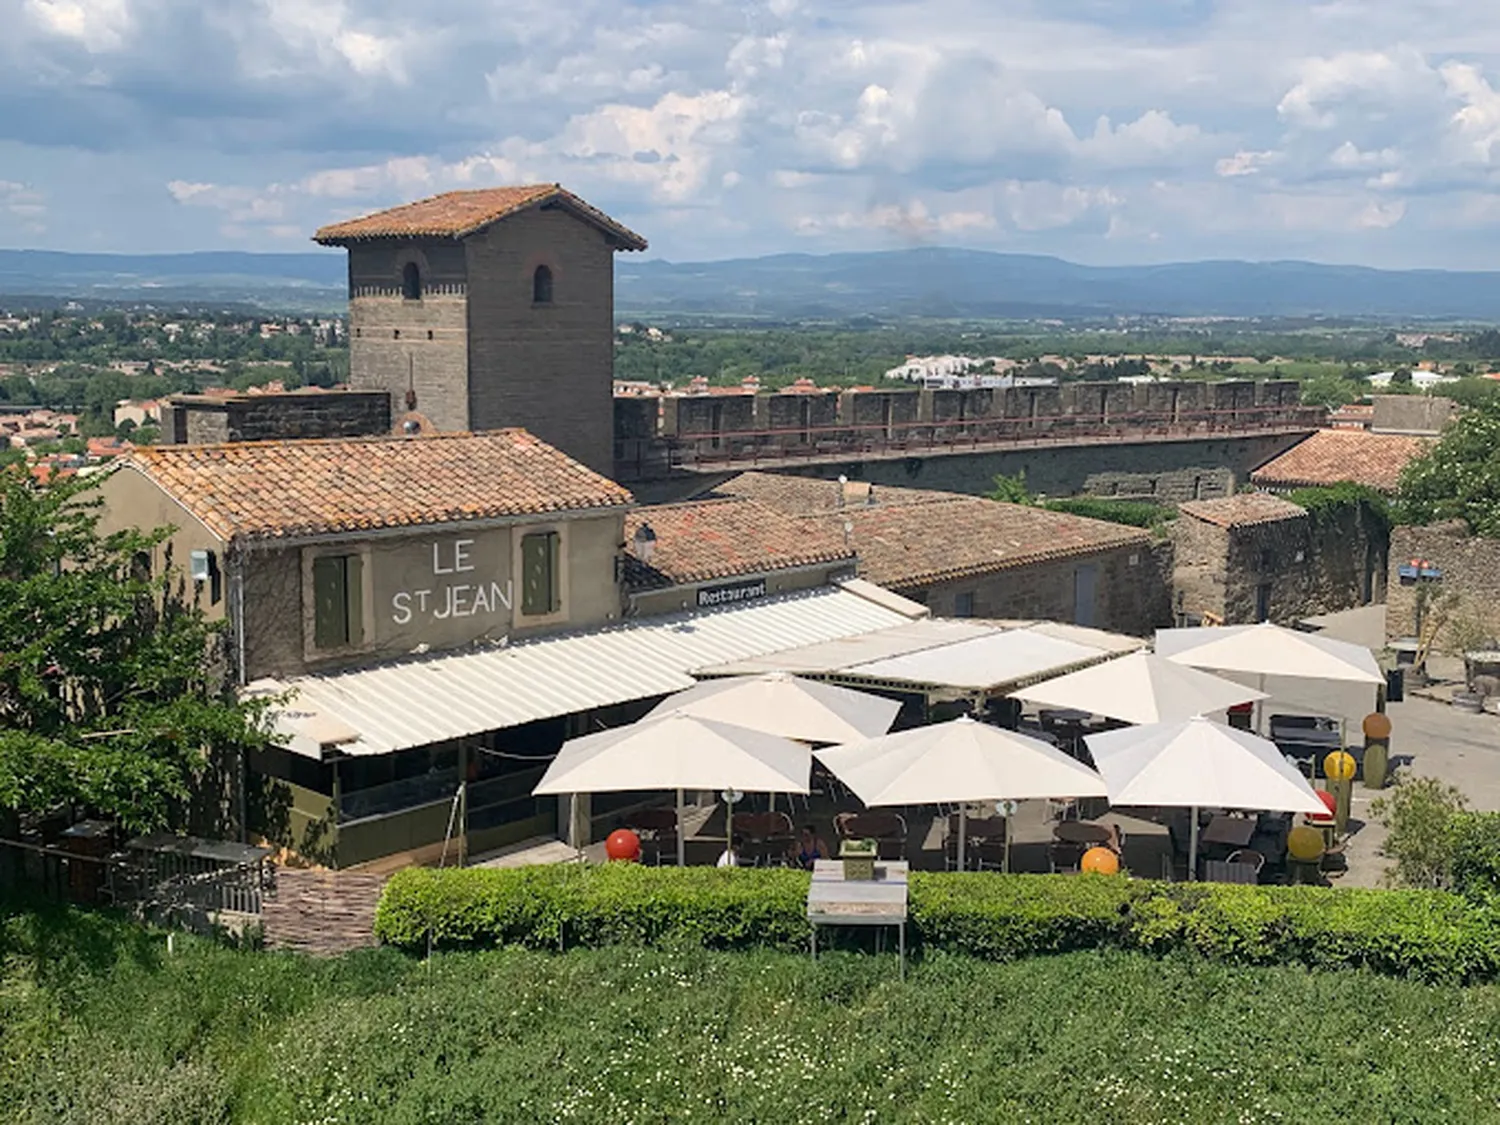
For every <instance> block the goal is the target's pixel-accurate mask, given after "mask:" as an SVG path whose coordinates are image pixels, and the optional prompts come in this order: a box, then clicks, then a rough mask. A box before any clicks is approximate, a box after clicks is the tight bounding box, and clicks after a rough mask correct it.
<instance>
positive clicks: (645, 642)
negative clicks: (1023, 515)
mask: <svg viewBox="0 0 1500 1125" xmlns="http://www.w3.org/2000/svg"><path fill="white" fill-rule="evenodd" d="M912 609H913V610H914V611H915V610H917V609H919V607H916V606H912ZM923 612H925V611H923ZM910 620H911V619H910V617H909V616H907V614H905V613H902V612H900V610H899V609H897V608H892V607H891V605H889V604H880V603H879V602H877V601H875V600H872V599H870V598H868V597H865V596H863V595H862V594H860V593H856V592H853V591H851V590H849V589H844V588H840V587H838V586H832V587H821V588H819V589H816V590H811V591H807V592H805V593H797V594H788V595H785V596H783V597H777V598H767V599H765V600H763V601H755V602H749V603H741V604H739V605H735V606H730V607H726V608H724V609H716V610H706V611H700V612H697V613H689V614H670V615H665V616H661V617H652V618H648V619H645V620H641V621H634V622H631V623H629V624H625V625H618V626H614V627H611V628H606V629H599V630H595V631H592V632H588V633H577V634H570V635H566V636H558V637H545V638H541V639H538V640H533V641H523V642H520V643H516V644H511V645H509V646H508V647H504V648H498V647H497V648H491V649H485V650H483V651H478V652H473V651H470V652H460V653H445V654H435V655H432V656H425V657H420V658H414V659H411V660H403V661H399V662H394V663H391V664H385V665H380V666H377V667H372V668H362V669H357V670H354V671H349V672H339V673H330V674H327V675H321V676H302V677H298V678H296V679H292V680H287V681H275V680H261V681H257V682H256V683H255V684H253V685H251V687H250V688H249V689H248V692H249V693H261V694H264V693H277V694H279V693H289V694H290V700H289V702H288V703H286V704H285V705H284V706H282V707H280V708H278V709H277V710H276V711H275V712H273V715H272V721H273V724H274V725H275V727H276V729H277V730H278V732H280V733H281V734H283V736H285V738H286V740H287V742H288V748H289V749H291V750H293V751H294V752H296V753H300V754H304V755H306V756H308V757H318V758H321V757H323V756H324V755H325V754H327V753H329V752H331V751H338V752H341V753H343V754H350V755H368V754H389V753H392V752H394V751H397V750H406V749H410V748H412V747H416V746H427V745H430V744H432V743H436V742H447V741H450V740H452V739H456V738H464V737H467V736H470V735H476V734H483V733H485V732H487V731H492V730H503V729H504V728H506V727H514V726H520V725H521V724H523V723H529V722H534V721H536V720H539V719H551V718H557V717H559V716H562V715H571V714H574V713H576V712H581V711H589V710H592V709H593V708H596V707H608V706H611V705H614V704H619V703H628V702H631V701H633V700H639V699H652V698H654V697H656V696H660V695H667V694H668V693H670V692H674V691H681V690H682V689H684V688H688V687H692V686H693V684H694V683H696V682H697V681H696V680H694V679H693V677H692V675H691V674H690V673H691V672H692V671H694V670H696V669H698V668H702V667H704V666H705V665H709V664H719V663H723V662H725V661H731V660H744V659H748V658H752V657H758V656H764V655H766V654H769V653H774V652H778V651H781V650H783V649H789V648H797V647H800V646H804V645H810V644H817V643H820V642H824V641H829V640H833V639H836V638H841V637H851V636H858V635H860V634H864V633H870V632H874V631H876V630H880V629H885V628H889V627H890V626H893V625H899V624H903V623H908V622H910ZM351 735H352V736H353V737H350V736H351Z"/></svg>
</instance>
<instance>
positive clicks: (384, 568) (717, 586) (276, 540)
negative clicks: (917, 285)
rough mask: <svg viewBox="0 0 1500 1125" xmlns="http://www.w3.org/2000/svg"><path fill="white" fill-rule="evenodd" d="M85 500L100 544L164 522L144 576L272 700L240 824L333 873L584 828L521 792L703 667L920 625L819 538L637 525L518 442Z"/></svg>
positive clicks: (380, 448)
mask: <svg viewBox="0 0 1500 1125" xmlns="http://www.w3.org/2000/svg"><path fill="white" fill-rule="evenodd" d="M102 491H103V498H104V501H105V515H104V521H103V527H104V530H106V531H109V530H114V529H116V528H123V527H129V526H136V527H142V528H154V527H160V526H165V525H171V526H172V527H174V528H175V531H174V532H173V534H172V535H171V537H170V538H169V539H167V540H166V542H164V543H163V544H162V545H161V546H160V547H159V548H158V549H157V550H156V552H155V553H154V556H153V557H151V558H149V559H148V558H143V559H142V560H140V563H141V565H142V566H143V567H148V568H150V569H152V570H153V571H154V572H157V573H160V572H161V569H162V568H165V567H168V566H171V567H174V568H176V569H177V570H178V571H179V572H180V573H182V574H183V575H184V582H183V593H184V595H185V597H186V598H187V599H188V600H190V601H195V602H196V603H197V604H199V605H201V606H202V607H203V608H204V610H205V611H206V612H207V613H208V614H209V615H210V616H211V617H214V618H218V619H223V620H224V621H225V622H226V623H227V627H228V639H229V651H230V655H231V663H232V666H233V668H234V671H235V677H236V679H237V681H238V683H239V684H240V686H241V690H243V691H245V692H247V693H249V694H252V695H260V696H264V697H266V698H269V699H272V700H274V703H273V704H272V716H273V719H272V721H273V722H274V725H275V727H276V729H277V731H278V733H279V734H280V735H281V737H282V740H283V743H284V748H281V749H273V750H269V751H267V752H265V753H262V754H257V755H255V756H253V758H252V760H250V761H249V762H248V763H245V766H246V769H245V775H246V784H245V786H244V788H245V799H244V801H243V806H244V817H243V822H244V823H246V825H247V827H248V829H249V830H250V831H251V832H253V833H256V834H259V835H263V836H265V837H266V838H268V839H270V840H272V841H274V842H276V843H278V844H281V845H284V846H286V847H287V848H289V849H290V850H292V851H294V852H297V853H299V854H301V855H302V856H304V857H305V858H308V859H311V860H316V861H318V862H322V863H326V864H329V865H333V866H339V867H348V866H354V865H359V864H367V863H370V862H372V861H378V862H380V863H383V864H387V865H389V866H400V865H402V864H404V863H407V862H413V861H416V862H422V861H427V860H432V859H436V858H437V856H438V855H439V854H441V852H442V849H443V847H444V844H445V839H446V840H448V844H449V846H450V847H452V848H455V849H456V848H459V847H462V848H464V849H466V850H467V851H468V853H469V854H473V853H475V852H480V851H484V850H486V849H491V848H495V847H500V846H502V845H505V844H509V843H512V842H515V841H519V840H522V839H526V838H529V837H534V836H539V835H547V834H551V833H554V832H558V831H559V830H561V831H562V832H563V833H564V834H566V835H569V836H570V837H572V838H574V839H582V840H586V839H587V838H588V835H589V833H590V831H591V828H590V825H589V823H588V820H589V817H590V815H591V814H590V809H589V806H588V803H587V802H583V805H582V807H583V812H582V819H583V823H573V824H561V825H560V824H559V819H558V806H557V802H556V801H555V800H552V799H546V800H538V799H536V798H533V797H532V796H531V790H532V788H533V786H534V785H535V783H536V781H537V780H538V779H539V777H540V775H541V773H542V771H543V769H544V768H545V765H546V762H547V760H548V759H549V757H550V756H551V755H552V754H553V753H555V752H556V750H557V748H558V747H559V746H560V745H561V743H562V742H563V741H564V740H565V739H566V738H568V737H572V736H574V735H577V734H581V733H584V732H586V731H590V730H597V729H600V728H601V727H605V726H612V725H617V724H619V723H623V722H629V721H633V720H634V719H635V718H637V717H639V715H640V714H642V713H644V712H645V711H646V710H648V709H649V708H650V707H651V706H652V705H654V704H655V702H656V701H658V700H659V699H660V698H661V697H662V696H664V695H666V694H668V693H670V692H673V691H677V690H679V689H681V688H684V687H687V686H690V685H691V684H692V683H693V682H694V680H693V677H692V675H691V672H692V671H693V670H694V669H696V668H700V667H703V666H706V665H709V664H714V663H720V662H722V661H725V660H733V659H743V658H747V657H754V656H760V655H764V654H767V653H771V652H775V651H779V650H781V649H785V648H790V647H796V646H801V645H806V644H810V643H817V642H821V641H827V640H833V639H837V638H840V637H847V636H852V635H858V634H861V633H864V632H867V631H870V630H873V629H879V628H885V627H888V626H890V625H892V624H896V623H900V622H904V621H909V620H911V619H912V617H914V616H921V615H923V614H925V610H923V609H922V608H921V607H919V606H915V605H913V604H911V603H909V602H906V601H904V600H903V599H900V598H894V597H892V596H890V595H889V594H887V593H886V592H884V591H879V590H875V589H873V588H870V587H868V586H867V584H865V583H860V582H849V581H845V580H844V579H845V577H846V576H849V575H852V573H853V570H854V565H855V562H854V558H853V554H852V552H851V551H850V550H849V549H848V548H847V547H846V546H845V545H844V544H843V542H842V540H841V539H840V538H838V537H836V536H830V535H827V534H824V535H822V536H818V535H804V534H800V533H799V531H798V529H797V528H796V526H795V521H792V520H788V519H786V518H785V517H781V516H779V515H778V514H777V513H775V512H773V511H757V510H756V509H755V508H754V506H752V505H748V504H743V503H737V502H729V503H718V504H710V505H696V506H694V505H684V506H676V507H672V508H665V509H646V510H643V511H642V512H641V513H640V514H639V515H634V514H632V513H631V507H632V499H631V496H630V494H629V493H628V492H627V491H626V490H625V489H623V488H622V487H620V486H619V485H617V484H615V483H614V482H612V481H610V480H608V479H607V478H605V477H603V476H600V475H599V474H597V473H595V472H593V471H591V470H589V469H587V468H585V467H584V466H583V465H582V464H580V463H579V462H577V461H575V460H573V459H572V458H570V457H568V456H566V455H564V454H563V453H561V452H559V451H558V450H556V449H554V448H552V447H551V446H549V445H547V444H545V443H543V442H541V441H539V440H538V439H537V438H535V437H533V436H532V435H531V434H529V433H528V432H526V431H524V430H518V429H511V430H501V431H495V432H490V433H476V434H431V435H421V436H410V437H390V436H384V437H366V438H353V439H340V440H320V441H260V442H238V443H226V444H218V445H186V446H161V447H156V448H145V449H140V450H136V451H135V452H134V453H133V454H132V455H131V456H130V457H128V458H126V459H124V460H123V462H122V463H121V464H120V466H119V467H118V468H117V469H116V470H115V471H114V472H113V473H111V475H110V476H109V477H108V479H107V480H106V481H105V482H104V484H103V485H102ZM627 519H629V520H630V521H631V522H630V524H629V528H628V530H627V522H626V521H627ZM460 783H463V784H462V786H461V785H460ZM460 788H462V797H461V798H459V796H458V795H459V792H460ZM607 811H608V806H607V805H604V806H603V807H601V809H600V810H599V812H598V814H597V815H604V814H605V813H606V812H607ZM231 819H233V818H232V817H231ZM450 825H451V826H453V830H452V836H453V838H452V839H449V837H450ZM233 827H234V828H238V827H239V825H238V824H235V825H234V826H233ZM231 830H232V829H231V828H228V827H227V828H226V833H225V834H229V832H230V831H231Z"/></svg>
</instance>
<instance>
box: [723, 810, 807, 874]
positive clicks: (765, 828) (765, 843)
mask: <svg viewBox="0 0 1500 1125" xmlns="http://www.w3.org/2000/svg"><path fill="white" fill-rule="evenodd" d="M731 831H732V832H733V833H734V834H735V835H737V836H741V837H743V839H744V847H743V852H744V856H745V859H746V861H747V862H748V864H749V865H750V866H753V867H768V866H778V865H780V864H783V863H785V862H786V856H787V851H788V850H789V849H790V848H791V846H792V841H793V838H794V833H793V830H792V818H791V817H789V816H788V815H787V814H786V813H784V812H759V813H735V814H734V827H733V828H732V830H731Z"/></svg>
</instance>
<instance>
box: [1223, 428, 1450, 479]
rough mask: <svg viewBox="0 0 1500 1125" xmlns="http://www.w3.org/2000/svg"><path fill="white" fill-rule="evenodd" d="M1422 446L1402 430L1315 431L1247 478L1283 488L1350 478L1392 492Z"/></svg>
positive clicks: (1420, 441) (1422, 443)
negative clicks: (1374, 431)
mask: <svg viewBox="0 0 1500 1125" xmlns="http://www.w3.org/2000/svg"><path fill="white" fill-rule="evenodd" d="M1427 445H1428V443H1427V442H1426V441H1424V440H1423V439H1421V438H1416V437H1408V436H1406V435H1404V434H1374V433H1366V432H1365V431H1363V430H1318V431H1317V432H1316V433H1314V434H1312V435H1311V436H1310V437H1308V438H1307V439H1306V440H1304V441H1301V442H1299V443H1298V444H1296V445H1294V446H1292V448H1291V449H1289V450H1287V451H1286V452H1285V453H1283V454H1282V455H1281V456H1280V457H1276V458H1273V459H1272V460H1270V461H1267V462H1266V463H1265V464H1264V465H1262V466H1261V467H1260V468H1258V469H1256V470H1255V472H1253V473H1251V474H1250V479H1251V480H1252V481H1254V482H1255V483H1256V484H1260V485H1268V486H1276V487H1283V488H1285V487H1302V486H1308V485H1327V484H1339V483H1341V482H1343V481H1352V482H1353V483H1355V484H1363V485H1367V486H1369V487H1370V488H1374V489H1378V490H1380V491H1381V492H1395V491H1396V483H1397V480H1398V479H1399V478H1400V476H1401V470H1402V469H1404V468H1405V467H1406V463H1407V462H1408V461H1410V460H1411V459H1412V458H1413V457H1416V456H1417V455H1418V454H1420V453H1422V452H1423V451H1424V450H1425V449H1426V448H1427Z"/></svg>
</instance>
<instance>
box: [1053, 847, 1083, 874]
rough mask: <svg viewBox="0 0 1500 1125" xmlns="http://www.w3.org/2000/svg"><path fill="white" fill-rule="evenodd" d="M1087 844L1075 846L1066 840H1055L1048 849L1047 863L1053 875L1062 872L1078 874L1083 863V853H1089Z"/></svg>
mask: <svg viewBox="0 0 1500 1125" xmlns="http://www.w3.org/2000/svg"><path fill="white" fill-rule="evenodd" d="M1088 850H1089V849H1088V845H1087V844H1074V843H1070V842H1068V841H1066V840H1053V841H1052V843H1051V844H1049V845H1048V847H1047V863H1048V866H1049V867H1050V868H1051V870H1052V874H1054V875H1057V874H1059V873H1061V872H1064V871H1067V872H1076V871H1077V870H1078V868H1079V865H1080V864H1081V863H1083V853H1084V852H1086V851H1088Z"/></svg>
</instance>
